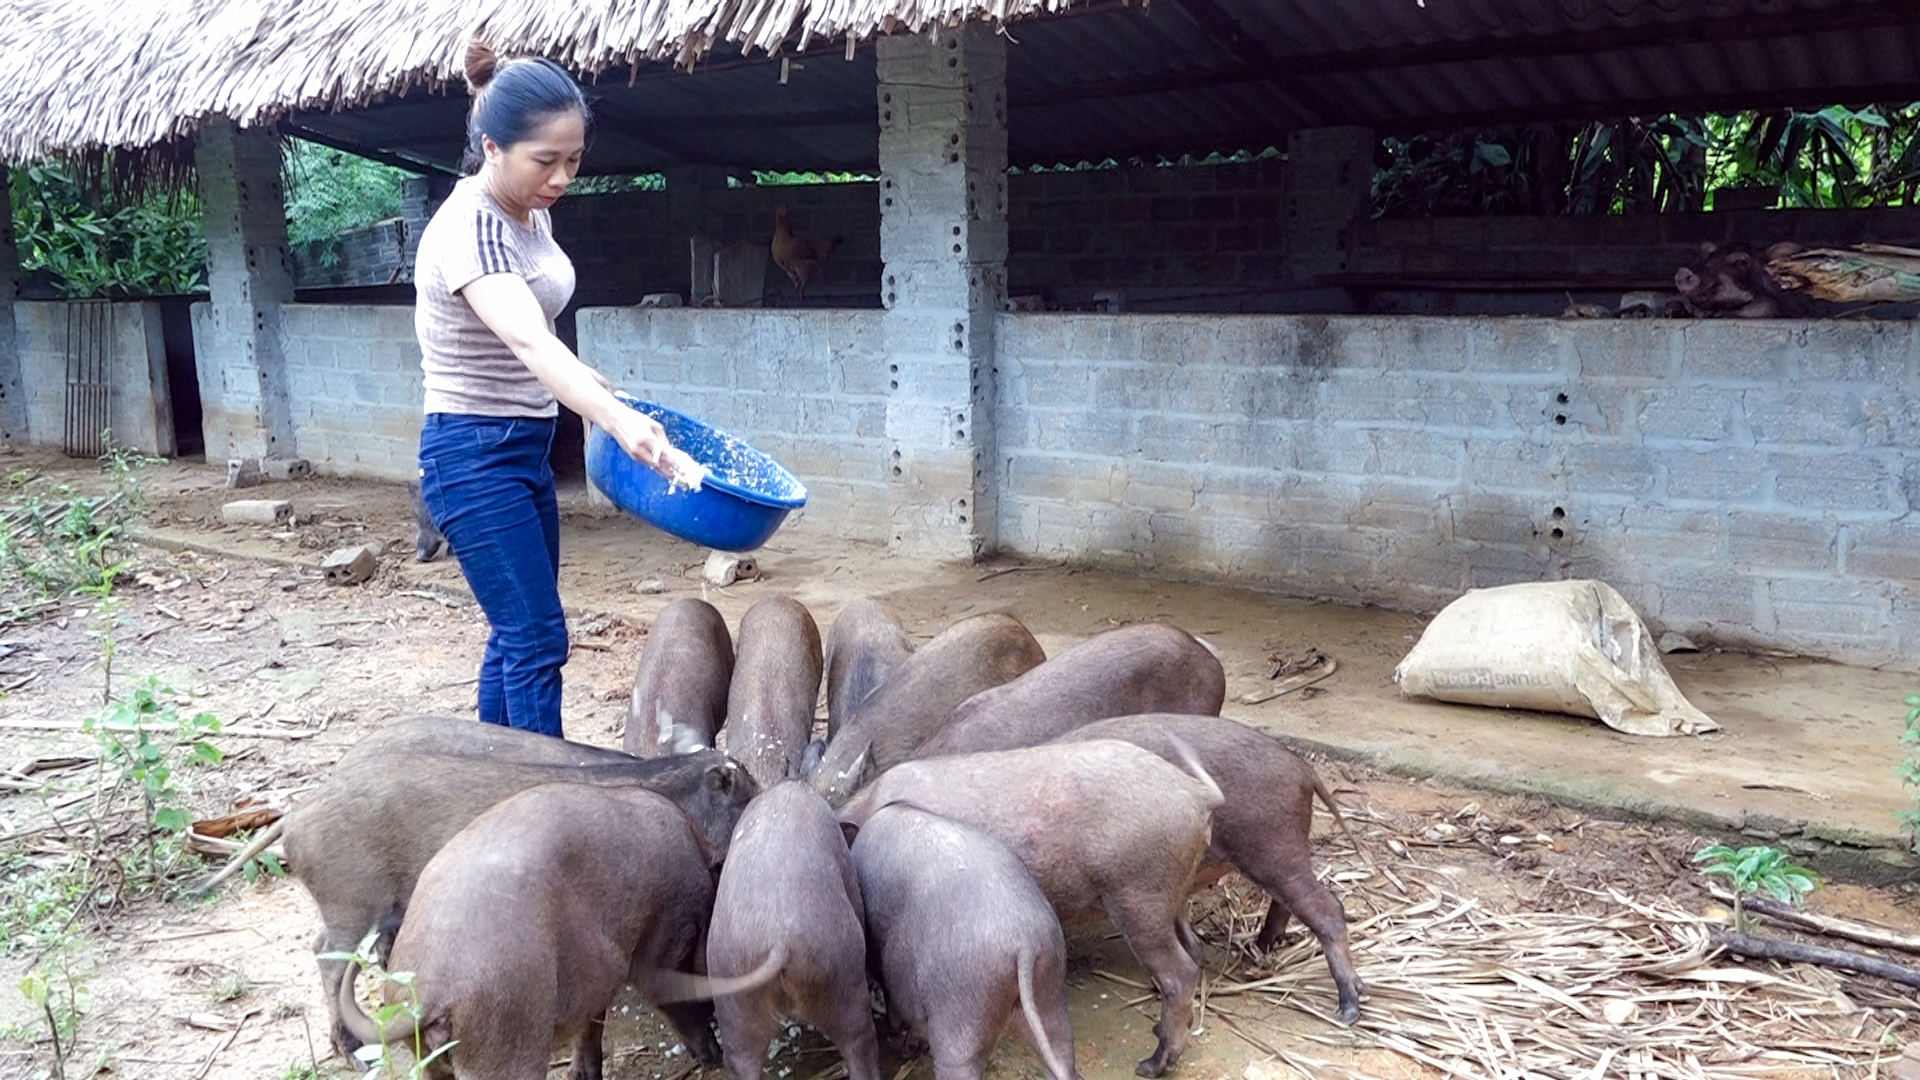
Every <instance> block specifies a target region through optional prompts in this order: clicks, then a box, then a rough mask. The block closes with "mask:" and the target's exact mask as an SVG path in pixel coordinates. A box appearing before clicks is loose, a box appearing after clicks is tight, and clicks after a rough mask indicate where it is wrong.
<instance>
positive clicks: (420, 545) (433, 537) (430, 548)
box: [407, 480, 453, 562]
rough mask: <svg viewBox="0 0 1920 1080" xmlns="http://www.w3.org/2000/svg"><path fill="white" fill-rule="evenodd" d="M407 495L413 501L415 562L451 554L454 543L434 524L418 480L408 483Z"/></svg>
mask: <svg viewBox="0 0 1920 1080" xmlns="http://www.w3.org/2000/svg"><path fill="white" fill-rule="evenodd" d="M407 494H408V495H409V496H410V497H411V498H412V499H413V561H414V562H432V561H433V560H435V559H438V558H440V557H441V556H442V555H448V554H451V553H452V552H453V542H452V541H451V540H448V539H447V538H446V537H445V536H443V535H441V533H440V527H439V526H437V525H435V524H434V523H433V514H432V512H431V511H429V510H428V509H427V499H426V496H425V495H423V494H421V492H420V482H419V481H418V480H409V481H407Z"/></svg>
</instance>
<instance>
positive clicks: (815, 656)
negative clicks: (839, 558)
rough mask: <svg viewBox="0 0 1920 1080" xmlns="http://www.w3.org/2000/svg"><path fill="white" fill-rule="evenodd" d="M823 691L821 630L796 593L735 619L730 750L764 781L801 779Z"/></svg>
mask: <svg viewBox="0 0 1920 1080" xmlns="http://www.w3.org/2000/svg"><path fill="white" fill-rule="evenodd" d="M819 696H820V630H819V628H818V627H816V626H815V625H814V624H813V616H811V615H809V614H807V609H806V608H805V607H802V606H801V605H800V603H799V602H798V601H795V600H791V599H788V598H787V597H784V596H775V597H769V598H767V599H765V600H762V601H760V602H759V603H757V604H755V605H753V606H752V607H751V608H748V609H747V614H746V616H745V617H744V618H742V619H741V620H740V641H739V650H738V652H737V653H736V655H735V657H734V663H733V681H732V682H731V683H730V684H729V686H728V687H727V724H726V732H727V753H728V754H730V755H732V757H733V759H734V760H735V761H738V762H739V763H740V764H741V765H742V766H744V767H745V768H746V770H747V772H748V773H749V774H751V775H752V776H753V778H754V779H755V780H757V781H759V783H760V786H761V787H762V788H770V787H772V786H773V785H775V784H778V783H779V782H781V781H782V780H792V779H798V778H799V776H800V756H801V754H803V753H804V752H805V751H806V748H807V737H808V736H809V735H811V734H812V733H813V703H814V701H815V700H817V699H818V698H819Z"/></svg>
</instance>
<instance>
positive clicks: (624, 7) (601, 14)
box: [0, 0, 1068, 161]
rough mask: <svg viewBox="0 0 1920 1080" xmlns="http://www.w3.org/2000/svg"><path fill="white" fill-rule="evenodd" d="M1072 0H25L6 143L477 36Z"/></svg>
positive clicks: (500, 44) (439, 81)
mask: <svg viewBox="0 0 1920 1080" xmlns="http://www.w3.org/2000/svg"><path fill="white" fill-rule="evenodd" d="M1067 2H1068V0H896V2H894V3H890V4H877V3H871V2H868V0H815V2H808V0H698V2H693V0H630V2H614V0H598V2H587V0H573V2H565V0H543V2H540V3H524V2H519V3H507V2H503V0H387V2H382V3H368V2H364V0H363V2H359V3H354V2H351V0H342V2H327V3H314V2H310V0H309V2H302V0H147V2H144V3H126V2H125V0H16V2H15V3H12V4H10V5H9V11H8V13H7V21H8V24H9V27H8V28H9V34H8V42H7V48H6V49H5V50H4V51H0V120H3V121H4V122H0V158H4V159H5V160H7V161H22V160H26V159H30V158H37V157H42V156H45V155H48V154H53V153H62V154H78V153H82V152H89V151H98V150H101V149H110V148H128V149H131V148H144V147H153V146H157V145H158V144H162V143H167V142H170V141H173V140H176V139H178V138H179V137H181V136H184V135H188V134H191V133H192V131H193V130H195V129H196V128H197V127H198V126H199V124H200V122H201V121H202V120H203V119H204V118H205V117H207V116H209V115H212V114H221V115H225V116H226V117H228V118H230V119H232V120H234V121H235V122H237V123H239V124H241V125H242V126H252V125H257V124H263V123H269V122H272V121H274V120H276V119H278V118H280V117H282V116H285V115H286V114H288V113H289V112H292V111H294V110H337V109H346V108H354V107H358V106H362V105H365V104H368V103H369V102H371V101H373V100H374V99H375V98H376V97H378V96H380V95H391V94H400V93H404V92H406V91H408V90H411V89H414V88H416V87H427V88H429V89H433V88H441V87H444V86H446V85H448V84H449V83H452V82H455V81H457V80H458V79H459V77H460V71H461V59H462V57H463V56H464V54H465V50H466V46H467V42H468V41H469V40H470V39H471V38H473V37H476V36H477V37H479V38H480V39H482V40H484V41H486V42H488V43H489V44H491V45H492V46H493V47H494V48H495V50H496V51H498V52H499V53H501V54H502V55H505V56H515V55H540V56H547V57H551V58H552V59H554V60H556V61H558V62H560V63H561V64H562V65H564V66H566V67H567V68H569V69H570V70H572V71H575V72H577V73H580V74H582V75H597V74H598V73H600V72H603V71H605V70H607V69H608V68H612V67H618V66H633V67H635V68H636V69H637V67H638V65H639V63H640V62H641V61H643V60H654V61H670V62H673V63H677V64H681V65H687V64H691V63H693V62H694V61H695V60H697V59H698V58H699V57H701V56H703V55H705V53H706V52H707V51H708V50H710V49H712V48H713V47H714V46H715V45H718V44H722V43H726V44H733V45H738V46H740V47H741V48H742V49H743V50H744V51H746V52H748V53H751V52H755V51H758V52H762V53H772V52H776V51H778V50H780V49H782V48H783V47H786V48H791V47H792V46H793V45H794V44H796V43H798V42H802V41H810V40H816V39H817V40H820V41H828V42H830V41H837V40H840V39H842V38H846V37H854V38H866V37H870V36H872V35H874V34H878V33H890V32H893V31H896V30H907V31H916V32H917V31H921V30H925V29H927V28H929V27H934V26H946V25H953V24H956V23H958V22H961V21H963V20H966V19H995V20H1005V19H1014V18H1018V17H1021V16H1025V15H1032V14H1037V13H1042V12H1055V11H1063V10H1065V9H1066V7H1067ZM182 156H183V155H181V154H179V153H175V155H174V157H176V158H180V157H182Z"/></svg>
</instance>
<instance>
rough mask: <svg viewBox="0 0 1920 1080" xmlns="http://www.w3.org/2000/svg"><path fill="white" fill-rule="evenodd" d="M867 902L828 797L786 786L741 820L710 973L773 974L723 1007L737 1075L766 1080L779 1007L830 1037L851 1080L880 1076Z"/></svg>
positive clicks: (718, 911)
mask: <svg viewBox="0 0 1920 1080" xmlns="http://www.w3.org/2000/svg"><path fill="white" fill-rule="evenodd" d="M865 917H866V916H865V908H864V906H863V905H862V904H861V902H860V885H859V882H858V880H857V879H856V878H855V876H854V872H853V859H852V858H851V857H850V856H849V855H848V854H847V844H846V840H845V839H844V838H843V837H842V836H841V832H840V825H839V822H837V821H836V820H834V816H833V810H832V808H831V807H829V806H828V805H827V802H826V800H825V799H822V798H821V797H820V796H819V795H816V794H814V792H813V789H812V788H809V787H808V786H807V785H805V784H802V783H799V782H797V781H793V782H787V783H782V784H778V785H776V786H774V787H772V788H769V789H768V790H767V791H766V793H765V794H763V795H761V796H760V797H759V798H757V799H755V800H754V801H753V804H752V805H751V806H749V807H747V810H746V813H744V814H741V815H740V824H739V825H737V826H735V827H734V831H733V843H732V844H731V846H730V847H729V849H728V852H727V861H726V865H725V866H724V867H722V868H721V871H720V885H719V890H718V891H717V892H716V893H715V895H714V904H713V922H712V925H711V926H710V927H709V928H708V931H707V971H708V972H709V973H711V974H713V975H715V976H717V977H723V978H724V977H727V976H743V975H746V974H748V973H749V972H751V971H754V970H755V969H757V968H759V967H760V966H761V965H763V964H771V965H772V966H773V967H775V968H776V969H777V970H778V972H779V973H778V974H777V975H776V976H774V978H773V979H772V981H770V982H768V983H767V984H766V985H764V986H762V987H760V988H759V989H757V990H753V991H751V992H748V993H744V994H735V995H732V996H728V997H723V998H721V999H719V1000H718V1001H716V1002H715V1003H714V1009H715V1013H716V1017H717V1019H718V1020H719V1025H720V1044H721V1046H722V1047H724V1053H725V1055H726V1063H727V1076H728V1078H729V1080H759V1078H760V1074H761V1066H762V1063H763V1062H765V1061H766V1057H767V1046H768V1045H769V1044H770V1043H772V1041H773V1035H774V1032H775V1031H776V1030H778V1028H779V1022H780V1016H781V1014H782V1013H790V1014H791V1015H793V1016H795V1017H798V1018H799V1019H800V1020H801V1021H803V1022H805V1023H806V1024H808V1025H809V1026H811V1027H813V1028H814V1029H815V1030H817V1031H820V1032H821V1033H823V1034H825V1035H826V1036H827V1037H828V1038H830V1039H832V1040H833V1044H834V1046H836V1047H838V1048H839V1050H840V1056H841V1058H843V1059H844V1060H845V1061H846V1063H847V1076H848V1078H849V1080H880V1047H879V1040H878V1038H877V1037H876V1036H875V1035H874V1030H873V1011H872V1009H871V1008H870V1007H869V1002H868V997H867V964H866V938H865V934H864V931H863V930H862V926H863V923H864V920H865Z"/></svg>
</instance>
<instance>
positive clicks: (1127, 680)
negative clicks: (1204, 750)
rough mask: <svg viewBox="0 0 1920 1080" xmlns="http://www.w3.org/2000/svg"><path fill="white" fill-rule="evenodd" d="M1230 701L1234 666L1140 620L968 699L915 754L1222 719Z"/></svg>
mask: <svg viewBox="0 0 1920 1080" xmlns="http://www.w3.org/2000/svg"><path fill="white" fill-rule="evenodd" d="M1226 698H1227V673H1226V669H1224V668H1222V667H1221V666H1220V661H1219V659H1218V658H1217V657H1215V656H1214V655H1213V652H1212V651H1211V650H1209V649H1208V648H1207V647H1206V646H1205V645H1202V644H1201V643H1200V642H1199V640H1197V639H1196V638H1194V636H1193V635H1191V634H1189V633H1187V632H1186V631H1185V630H1181V629H1179V628H1178V627H1174V626H1168V625H1167V624H1165V623H1136V624H1134V625H1132V626H1123V627H1121V628H1120V629H1118V630H1109V631H1107V632H1106V633H1104V634H1095V635H1094V636H1092V637H1090V638H1088V639H1087V640H1085V641H1083V642H1081V643H1079V644H1078V645H1075V646H1074V647H1072V648H1070V649H1068V650H1066V651H1065V652H1063V653H1060V654H1059V655H1057V656H1054V657H1051V658H1049V659H1048V660H1047V662H1046V663H1044V664H1041V665H1040V666H1039V667H1037V668H1034V669H1033V670H1032V671H1029V672H1027V673H1026V674H1025V675H1022V676H1020V677H1019V678H1017V679H1015V680H1013V681H1012V682H1010V683H1007V684H1005V685H1003V686H996V687H993V688H992V689H990V690H982V691H980V692H979V693H977V694H975V695H973V696H972V697H970V698H968V699H967V700H965V701H963V702H961V703H960V705H959V707H958V708H956V709H954V710H953V715H952V716H950V717H948V718H947V723H946V726H944V727H942V728H941V729H940V730H939V731H937V732H935V733H934V735H933V737H932V738H930V739H928V740H927V741H926V742H924V743H921V744H920V747H919V749H917V750H915V751H914V752H913V756H914V757H916V758H927V757H939V756H941V755H943V754H973V753H978V752H980V751H982V750H1017V749H1019V748H1020V747H1022V746H1038V745H1040V744H1041V743H1043V742H1046V741H1048V740H1050V739H1052V738H1054V737H1055V736H1057V735H1060V734H1062V733H1064V732H1068V731H1072V730H1073V729H1074V728H1077V727H1080V726H1081V725H1083V724H1090V723H1092V722H1093V721H1095V720H1103V719H1105V718H1107V717H1109V716H1133V715H1135V714H1137V713H1149V712H1169V713H1204V714H1207V715H1214V714H1217V713H1219V711H1220V703H1221V702H1223V701H1225V700H1226Z"/></svg>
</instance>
